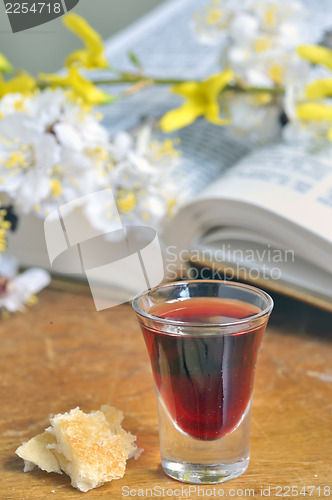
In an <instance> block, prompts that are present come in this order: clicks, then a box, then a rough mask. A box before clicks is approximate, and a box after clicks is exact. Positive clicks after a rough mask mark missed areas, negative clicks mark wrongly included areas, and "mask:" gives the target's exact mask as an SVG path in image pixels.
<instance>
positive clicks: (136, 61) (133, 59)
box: [128, 50, 143, 71]
mask: <svg viewBox="0 0 332 500" xmlns="http://www.w3.org/2000/svg"><path fill="white" fill-rule="evenodd" d="M128 57H129V59H130V60H131V62H132V63H133V64H134V65H135V66H136V68H138V69H139V70H140V71H142V69H143V66H142V63H141V61H140V60H139V59H138V57H137V55H136V54H135V52H133V51H132V50H128Z"/></svg>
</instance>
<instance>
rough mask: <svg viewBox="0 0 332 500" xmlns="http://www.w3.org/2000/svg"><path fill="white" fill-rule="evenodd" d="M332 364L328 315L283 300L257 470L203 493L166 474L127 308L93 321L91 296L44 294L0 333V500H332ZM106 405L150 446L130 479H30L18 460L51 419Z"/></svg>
mask: <svg viewBox="0 0 332 500" xmlns="http://www.w3.org/2000/svg"><path fill="white" fill-rule="evenodd" d="M331 361H332V315H330V314H329V313H327V312H324V311H319V310H315V309H314V308H311V307H309V306H304V305H302V304H300V303H297V302H295V301H291V300H288V299H287V300H286V299H285V298H281V297H276V307H275V310H274V313H273V315H272V318H271V321H270V324H269V327H268V330H267V333H266V336H265V339H264V342H263V347H262V350H261V353H260V358H259V363H258V367H257V373H256V382H255V392H254V402H253V418H252V432H251V461H250V465H249V469H248V471H247V472H246V473H245V474H244V475H243V476H242V477H240V478H238V479H236V480H233V481H230V482H227V483H223V484H221V485H217V486H214V487H212V486H211V487H207V486H202V487H200V490H198V489H197V487H193V486H191V487H190V485H182V483H179V482H176V481H173V480H171V479H169V478H167V477H166V476H165V475H164V474H163V472H162V469H161V466H160V457H159V445H158V426H157V413H156V404H155V396H154V389H153V382H152V376H151V372H150V365H149V361H148V357H147V352H146V350H145V345H144V341H143V338H142V335H141V332H140V330H139V327H138V325H137V323H136V319H135V316H134V313H133V311H132V309H131V307H130V306H129V305H122V306H118V307H114V308H111V309H108V310H106V311H102V312H96V311H95V310H94V306H93V302H92V299H91V297H89V296H88V295H82V294H78V293H72V292H68V291H65V290H52V289H48V290H45V291H44V292H42V293H41V294H40V300H39V303H38V304H37V305H36V306H34V307H33V308H31V309H29V310H28V312H27V313H25V314H18V315H15V316H12V317H11V318H9V319H7V320H3V321H2V322H1V323H0V403H1V412H0V439H1V446H0V467H1V475H0V500H23V499H24V500H46V499H59V500H62V499H63V500H72V499H78V498H83V497H84V498H86V499H96V500H97V499H99V498H112V499H121V498H138V497H139V498H142V497H145V498H153V497H158V498H194V499H196V498H197V499H198V498H203V497H205V498H214V497H215V498H219V497H222V492H223V494H224V497H227V496H228V497H233V498H248V497H251V498H253V497H255V498H280V497H282V498H283V497H294V496H298V497H299V498H304V496H306V498H317V499H318V498H328V497H330V496H332V493H331V492H332V484H331V476H332V366H331V365H332V363H331ZM102 404H111V405H114V406H116V407H117V408H119V409H121V410H122V411H123V412H124V414H125V420H124V427H125V428H126V429H127V430H130V431H131V432H132V433H133V434H136V435H137V436H138V445H139V446H140V447H142V448H144V453H143V454H142V455H141V457H140V458H139V459H138V460H134V459H131V460H129V461H128V463H127V470H126V474H125V476H124V477H123V478H122V479H120V480H116V481H112V482H111V483H108V484H106V485H104V486H102V487H100V488H98V489H95V490H92V491H90V492H88V493H81V492H79V491H77V490H75V489H73V488H72V487H71V486H70V481H69V479H68V477H67V476H65V475H58V474H47V473H46V472H42V471H38V470H34V471H33V472H30V473H23V461H22V460H21V459H20V458H18V457H17V456H16V455H15V450H16V448H17V447H18V446H19V445H20V444H21V443H22V442H23V441H26V440H28V439H29V438H31V437H32V436H34V435H35V434H37V433H39V432H41V431H42V430H43V429H44V428H45V427H47V425H48V421H49V418H50V416H52V415H54V414H56V413H59V412H66V411H69V410H70V409H72V408H75V407H76V406H79V407H80V408H81V409H82V410H84V411H90V410H96V409H98V408H99V407H100V406H101V405H102ZM289 487H290V488H289ZM292 487H293V490H292V489H291V488H292ZM324 487H325V489H324ZM163 488H164V490H163ZM195 488H196V489H195ZM329 488H330V489H329ZM218 493H219V494H218ZM297 493H298V495H297ZM304 493H306V495H304Z"/></svg>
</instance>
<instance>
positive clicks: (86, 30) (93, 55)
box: [63, 13, 109, 69]
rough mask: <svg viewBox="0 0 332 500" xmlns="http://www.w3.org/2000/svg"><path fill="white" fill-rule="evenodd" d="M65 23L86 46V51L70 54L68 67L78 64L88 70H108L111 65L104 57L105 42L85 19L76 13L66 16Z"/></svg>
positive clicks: (80, 50)
mask: <svg viewBox="0 0 332 500" xmlns="http://www.w3.org/2000/svg"><path fill="white" fill-rule="evenodd" d="M63 22H64V24H65V26H66V27H67V28H68V29H70V30H71V31H72V32H73V33H75V35H77V36H78V37H80V38H81V39H82V40H83V42H84V44H85V49H79V50H76V51H75V52H73V53H72V54H69V56H68V57H67V59H66V66H71V65H72V64H76V65H78V66H83V67H84V68H88V69H94V68H108V67H109V63H108V61H107V59H106V58H105V56H104V45H103V40H102V38H101V36H100V35H99V33H97V32H96V31H95V30H94V29H93V28H92V27H91V26H90V25H89V24H88V23H87V22H86V21H85V19H83V18H82V17H81V16H79V15H77V14H74V13H70V14H67V15H66V16H64V18H63Z"/></svg>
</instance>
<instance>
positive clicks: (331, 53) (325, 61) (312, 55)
mask: <svg viewBox="0 0 332 500" xmlns="http://www.w3.org/2000/svg"><path fill="white" fill-rule="evenodd" d="M297 53H298V54H299V55H300V56H301V57H303V58H304V59H307V60H308V61H310V62H312V63H314V64H322V65H323V66H326V67H327V68H329V69H331V70H332V50H330V49H328V48H326V47H321V46H320V45H300V47H298V48H297Z"/></svg>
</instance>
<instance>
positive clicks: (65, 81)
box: [39, 66, 114, 105]
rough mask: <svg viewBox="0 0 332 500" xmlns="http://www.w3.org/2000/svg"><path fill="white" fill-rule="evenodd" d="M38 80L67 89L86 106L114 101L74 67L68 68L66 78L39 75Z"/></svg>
mask: <svg viewBox="0 0 332 500" xmlns="http://www.w3.org/2000/svg"><path fill="white" fill-rule="evenodd" d="M39 78H40V79H41V80H43V81H45V82H48V83H50V84H51V85H52V86H54V87H69V88H71V89H72V90H73V91H74V93H75V94H76V95H78V96H80V97H81V98H82V99H83V100H84V101H85V102H86V103H88V104H92V105H95V104H106V103H110V102H113V101H114V97H113V96H111V95H109V94H107V93H106V92H103V91H102V90H100V89H99V88H98V87H96V86H95V85H94V84H93V83H92V82H91V81H90V80H87V79H86V78H84V77H83V76H82V75H81V74H80V72H79V70H78V68H77V67H76V66H70V68H68V74H67V75H66V76H61V75H53V74H50V75H48V74H44V73H42V74H40V75H39Z"/></svg>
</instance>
